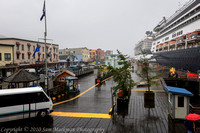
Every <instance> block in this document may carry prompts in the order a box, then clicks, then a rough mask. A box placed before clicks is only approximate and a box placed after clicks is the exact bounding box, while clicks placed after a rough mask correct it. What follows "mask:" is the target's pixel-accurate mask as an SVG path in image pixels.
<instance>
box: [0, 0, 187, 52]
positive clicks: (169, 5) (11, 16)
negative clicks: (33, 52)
mask: <svg viewBox="0 0 200 133" xmlns="http://www.w3.org/2000/svg"><path fill="white" fill-rule="evenodd" d="M186 1H188V0H46V10H47V38H49V39H53V43H55V44H59V47H60V49H62V48H76V47H87V48H89V49H97V48H101V49H103V50H109V49H110V50H114V51H116V49H119V50H120V51H122V52H123V53H124V54H128V55H131V56H132V55H133V49H134V45H135V44H136V43H137V42H138V41H140V40H141V39H142V38H143V37H144V34H145V32H146V31H151V30H152V29H153V28H154V27H155V26H156V25H157V24H158V23H159V22H160V21H161V20H162V17H164V16H165V17H166V18H168V17H170V16H171V15H172V14H173V13H175V11H176V10H177V9H178V8H179V7H180V5H181V6H182V5H183V4H185V3H186ZM43 3H44V0H1V3H0V14H1V15H0V18H1V21H0V34H1V35H4V36H6V37H15V38H21V39H30V40H33V41H37V40H38V38H43V37H44V20H43V21H40V17H41V15H42V9H43Z"/></svg>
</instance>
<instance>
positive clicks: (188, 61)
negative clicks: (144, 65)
mask: <svg viewBox="0 0 200 133" xmlns="http://www.w3.org/2000/svg"><path fill="white" fill-rule="evenodd" d="M154 32H155V36H154V42H153V45H152V48H151V51H152V53H153V54H154V57H155V58H156V60H157V62H158V63H159V64H162V65H166V66H171V67H175V68H177V69H184V70H189V71H191V72H194V73H196V72H197V71H198V70H200V0H190V1H189V2H188V3H186V4H185V5H184V6H183V7H182V8H180V9H179V10H177V11H176V13H175V14H174V15H172V16H171V17H170V18H168V19H166V18H165V17H164V18H163V20H162V21H161V22H160V23H159V24H158V25H157V26H156V27H155V28H154Z"/></svg>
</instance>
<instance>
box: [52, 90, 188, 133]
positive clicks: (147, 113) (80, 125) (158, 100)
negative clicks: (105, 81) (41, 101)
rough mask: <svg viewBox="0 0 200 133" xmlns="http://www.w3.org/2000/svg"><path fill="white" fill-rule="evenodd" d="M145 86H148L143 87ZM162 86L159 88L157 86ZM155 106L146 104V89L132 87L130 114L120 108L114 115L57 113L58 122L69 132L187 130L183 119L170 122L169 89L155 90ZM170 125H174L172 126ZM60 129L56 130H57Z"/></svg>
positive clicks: (56, 120) (60, 126)
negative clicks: (95, 116) (62, 115)
mask: <svg viewBox="0 0 200 133" xmlns="http://www.w3.org/2000/svg"><path fill="white" fill-rule="evenodd" d="M143 89H144V88H143ZM157 89H159V88H157ZM155 93H156V94H155V108H151V109H148V108H144V99H143V92H142V91H132V95H131V99H130V103H129V110H128V115H126V116H121V115H118V114H117V113H116V112H115V113H114V115H112V117H111V119H99V118H98V119H96V118H72V117H67V118H66V117H56V116H54V117H53V118H54V123H55V124H54V125H53V127H57V128H58V129H62V128H63V127H65V129H64V130H65V131H67V132H89V131H93V132H96V131H98V132H99V133H100V131H102V132H107V133H168V132H174V133H175V132H180V133H182V132H183V133H184V132H186V129H185V127H184V124H183V121H182V122H178V123H177V122H176V123H171V124H170V123H169V120H168V101H167V95H166V92H165V91H164V90H163V91H159V92H158V91H157V92H155ZM169 127H170V128H169ZM54 132H56V131H54Z"/></svg>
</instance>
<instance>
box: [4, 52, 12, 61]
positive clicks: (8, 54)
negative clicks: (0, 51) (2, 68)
mask: <svg viewBox="0 0 200 133" xmlns="http://www.w3.org/2000/svg"><path fill="white" fill-rule="evenodd" d="M4 58H5V61H10V60H11V54H10V53H5V54H4Z"/></svg>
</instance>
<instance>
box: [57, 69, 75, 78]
mask: <svg viewBox="0 0 200 133" xmlns="http://www.w3.org/2000/svg"><path fill="white" fill-rule="evenodd" d="M63 73H67V74H69V75H71V76H73V77H75V76H76V75H75V74H74V73H73V72H70V71H69V70H64V71H63V72H62V73H60V74H58V75H57V76H56V77H59V76H60V75H62V74H63Z"/></svg>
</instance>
